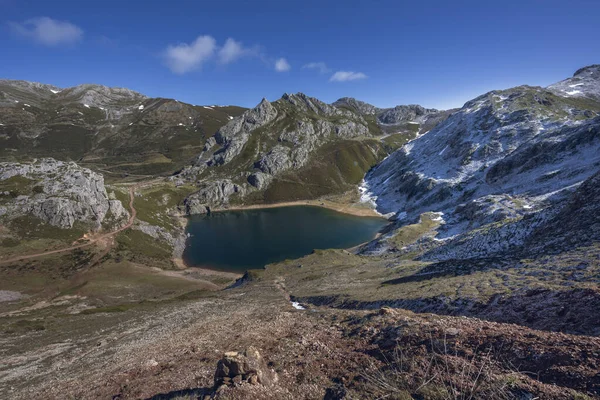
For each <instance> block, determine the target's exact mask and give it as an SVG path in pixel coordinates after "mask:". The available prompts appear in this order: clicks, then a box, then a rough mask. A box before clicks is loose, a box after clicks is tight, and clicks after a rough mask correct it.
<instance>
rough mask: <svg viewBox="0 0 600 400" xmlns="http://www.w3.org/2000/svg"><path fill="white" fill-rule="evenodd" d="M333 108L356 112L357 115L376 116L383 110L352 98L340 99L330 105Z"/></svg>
mask: <svg viewBox="0 0 600 400" xmlns="http://www.w3.org/2000/svg"><path fill="white" fill-rule="evenodd" d="M332 105H333V106H335V107H338V108H348V109H351V110H354V111H356V112H358V113H359V114H365V115H376V114H379V113H380V112H381V111H382V110H383V109H381V108H378V107H375V106H374V105H371V104H369V103H365V102H364V101H360V100H356V99H355V98H352V97H342V98H341V99H338V100H336V101H334V102H333V103H332Z"/></svg>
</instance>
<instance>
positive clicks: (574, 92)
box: [565, 90, 581, 96]
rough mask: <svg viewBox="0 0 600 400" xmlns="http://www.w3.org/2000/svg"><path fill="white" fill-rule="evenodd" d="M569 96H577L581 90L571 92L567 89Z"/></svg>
mask: <svg viewBox="0 0 600 400" xmlns="http://www.w3.org/2000/svg"><path fill="white" fill-rule="evenodd" d="M565 93H566V94H568V95H569V96H575V95H576V94H579V93H581V90H571V91H570V92H567V91H565Z"/></svg>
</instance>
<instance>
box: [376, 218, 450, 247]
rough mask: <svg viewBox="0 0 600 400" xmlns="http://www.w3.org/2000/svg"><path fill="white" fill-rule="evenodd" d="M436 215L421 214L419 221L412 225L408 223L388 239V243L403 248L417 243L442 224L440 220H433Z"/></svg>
mask: <svg viewBox="0 0 600 400" xmlns="http://www.w3.org/2000/svg"><path fill="white" fill-rule="evenodd" d="M433 218H434V216H433V215H432V214H429V213H425V214H422V215H421V218H420V220H419V222H417V223H416V224H412V225H406V226H403V227H402V228H400V229H398V230H396V231H395V233H394V235H393V236H392V237H391V238H389V239H387V241H388V243H391V244H393V245H394V246H395V247H397V248H399V249H400V248H402V247H405V246H408V245H410V244H413V243H415V242H416V241H417V240H419V239H420V238H421V237H423V235H424V234H426V233H428V232H431V231H433V230H434V229H435V228H437V227H438V226H440V223H439V221H434V220H433Z"/></svg>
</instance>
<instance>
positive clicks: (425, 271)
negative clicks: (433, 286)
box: [382, 258, 516, 285]
mask: <svg viewBox="0 0 600 400" xmlns="http://www.w3.org/2000/svg"><path fill="white" fill-rule="evenodd" d="M515 262H516V261H514V260H513V261H511V260H507V259H500V258H477V259H466V260H448V261H440V262H437V263H434V264H429V265H427V266H426V267H424V268H422V269H421V270H419V271H418V272H417V273H416V274H412V275H409V276H403V277H400V278H395V279H390V280H387V281H384V282H382V285H400V284H403V283H414V282H421V281H426V280H429V279H434V278H445V277H454V276H461V275H470V274H473V273H475V272H481V271H487V270H490V269H504V268H507V267H510V266H513V265H514V264H515Z"/></svg>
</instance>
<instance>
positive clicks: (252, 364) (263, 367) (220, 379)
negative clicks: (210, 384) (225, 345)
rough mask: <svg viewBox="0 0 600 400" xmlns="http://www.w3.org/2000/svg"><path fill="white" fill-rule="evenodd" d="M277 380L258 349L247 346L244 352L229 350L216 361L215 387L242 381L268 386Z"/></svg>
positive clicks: (232, 384) (236, 383) (237, 383)
mask: <svg viewBox="0 0 600 400" xmlns="http://www.w3.org/2000/svg"><path fill="white" fill-rule="evenodd" d="M276 380H277V375H276V373H275V371H272V370H271V369H269V368H268V366H267V363H266V362H265V360H264V359H263V358H262V356H261V355H260V353H259V352H258V350H256V348H254V347H249V348H248V349H246V351H245V352H243V353H240V352H237V351H230V352H227V353H225V354H224V355H223V358H222V359H221V360H219V362H218V363H217V370H216V371H215V389H219V388H220V387H223V386H235V385H239V384H242V383H244V382H245V383H249V384H251V385H265V386H269V385H271V384H273V383H274V382H275V381H276Z"/></svg>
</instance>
